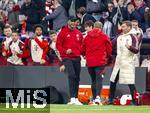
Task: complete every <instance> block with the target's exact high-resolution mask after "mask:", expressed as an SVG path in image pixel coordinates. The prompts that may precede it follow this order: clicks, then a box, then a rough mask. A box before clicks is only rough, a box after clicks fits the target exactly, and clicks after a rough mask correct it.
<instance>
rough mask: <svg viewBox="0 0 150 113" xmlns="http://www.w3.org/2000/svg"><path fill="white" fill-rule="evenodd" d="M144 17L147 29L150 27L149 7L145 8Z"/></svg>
mask: <svg viewBox="0 0 150 113" xmlns="http://www.w3.org/2000/svg"><path fill="white" fill-rule="evenodd" d="M144 17H145V28H146V29H147V28H149V27H150V8H149V7H146V8H145V13H144Z"/></svg>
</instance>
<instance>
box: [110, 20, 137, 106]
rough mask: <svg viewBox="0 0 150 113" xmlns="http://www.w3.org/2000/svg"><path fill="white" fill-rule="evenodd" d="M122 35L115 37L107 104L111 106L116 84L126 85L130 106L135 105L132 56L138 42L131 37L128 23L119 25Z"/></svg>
mask: <svg viewBox="0 0 150 113" xmlns="http://www.w3.org/2000/svg"><path fill="white" fill-rule="evenodd" d="M121 29H122V33H121V34H120V35H119V36H118V37H117V40H116V44H117V56H116V61H115V65H114V68H113V71H112V74H111V77H110V96H109V102H108V104H113V99H114V97H115V91H116V84H117V82H118V81H119V83H120V84H126V85H128V87H129V89H130V93H131V96H132V104H133V105H137V104H138V103H137V102H136V97H135V94H136V92H137V91H136V88H135V61H134V56H135V54H136V53H138V51H139V48H138V41H137V40H136V37H135V36H134V35H133V32H132V31H131V29H132V24H131V22H130V21H124V22H122V25H121Z"/></svg>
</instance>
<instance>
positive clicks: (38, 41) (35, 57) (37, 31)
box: [25, 24, 49, 65]
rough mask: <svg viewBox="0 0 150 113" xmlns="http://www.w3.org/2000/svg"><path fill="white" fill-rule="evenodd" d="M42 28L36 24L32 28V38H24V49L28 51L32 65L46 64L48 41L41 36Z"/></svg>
mask: <svg viewBox="0 0 150 113" xmlns="http://www.w3.org/2000/svg"><path fill="white" fill-rule="evenodd" d="M42 33H43V26H42V25H40V24H37V25H35V26H34V36H33V38H31V39H29V36H28V35H27V36H26V41H25V44H26V48H28V49H30V53H31V58H32V61H33V64H34V65H41V64H42V65H44V64H47V53H48V50H49V46H48V41H47V39H46V38H45V37H43V35H42Z"/></svg>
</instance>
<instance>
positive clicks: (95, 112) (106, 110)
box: [0, 104, 150, 113]
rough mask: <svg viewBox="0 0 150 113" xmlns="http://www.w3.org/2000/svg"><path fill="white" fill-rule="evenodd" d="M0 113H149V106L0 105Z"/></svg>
mask: <svg viewBox="0 0 150 113" xmlns="http://www.w3.org/2000/svg"><path fill="white" fill-rule="evenodd" d="M0 113H150V106H109V105H105V106H89V105H83V106H78V105H50V107H49V108H45V109H34V108H30V109H27V108H24V109H21V108H17V109H12V108H9V109H6V108H5V105H2V104H1V105H0Z"/></svg>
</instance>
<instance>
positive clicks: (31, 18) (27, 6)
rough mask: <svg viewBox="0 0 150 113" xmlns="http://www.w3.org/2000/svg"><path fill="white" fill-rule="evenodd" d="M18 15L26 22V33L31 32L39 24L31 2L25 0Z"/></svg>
mask: <svg viewBox="0 0 150 113" xmlns="http://www.w3.org/2000/svg"><path fill="white" fill-rule="evenodd" d="M20 14H21V15H24V20H26V23H27V26H26V30H27V31H32V28H33V26H34V25H35V24H39V23H40V15H39V13H38V8H37V7H36V5H35V4H34V2H33V1H32V0H25V2H24V4H23V6H22V8H21V10H20Z"/></svg>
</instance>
